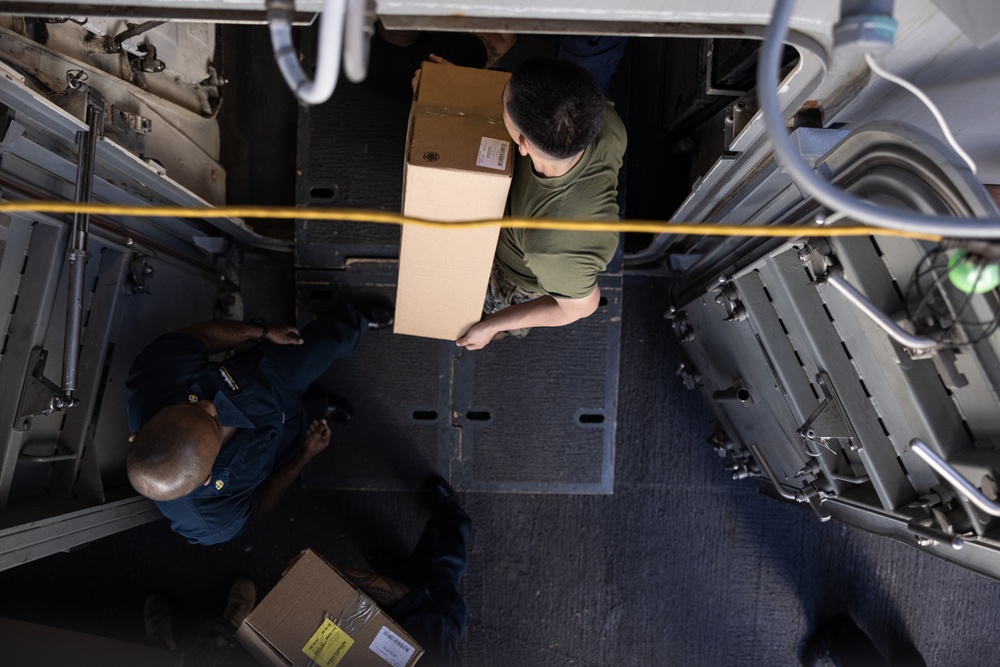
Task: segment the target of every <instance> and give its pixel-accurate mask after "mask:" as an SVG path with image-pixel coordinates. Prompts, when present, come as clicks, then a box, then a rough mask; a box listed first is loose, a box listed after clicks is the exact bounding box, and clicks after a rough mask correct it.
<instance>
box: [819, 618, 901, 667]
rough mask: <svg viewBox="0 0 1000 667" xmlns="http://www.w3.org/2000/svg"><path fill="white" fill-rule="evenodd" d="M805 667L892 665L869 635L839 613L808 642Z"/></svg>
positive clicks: (881, 666)
mask: <svg viewBox="0 0 1000 667" xmlns="http://www.w3.org/2000/svg"><path fill="white" fill-rule="evenodd" d="M802 664H803V665H804V666H805V667H889V663H888V662H887V661H886V659H885V658H884V657H882V654H881V653H880V652H879V650H878V648H876V647H875V644H873V643H872V640H871V639H869V638H868V635H866V634H865V633H864V631H863V630H862V629H861V628H859V627H858V626H857V624H856V623H855V622H854V621H853V620H852V619H851V618H850V617H848V616H838V617H837V618H835V619H833V620H832V621H830V622H829V623H827V624H825V625H823V626H822V627H820V628H819V629H817V631H816V632H815V633H814V634H813V635H812V636H810V637H809V639H808V640H807V641H806V645H805V648H804V649H803V654H802Z"/></svg>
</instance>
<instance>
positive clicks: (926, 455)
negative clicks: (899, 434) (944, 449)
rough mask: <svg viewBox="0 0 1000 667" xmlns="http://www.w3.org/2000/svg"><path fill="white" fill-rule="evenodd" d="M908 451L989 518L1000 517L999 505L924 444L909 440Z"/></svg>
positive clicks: (916, 440) (920, 441)
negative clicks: (914, 454)
mask: <svg viewBox="0 0 1000 667" xmlns="http://www.w3.org/2000/svg"><path fill="white" fill-rule="evenodd" d="M910 449H912V450H913V451H914V452H916V453H917V456H919V457H920V458H922V459H923V460H924V462H926V463H927V465H929V466H930V467H931V468H932V469H933V470H934V472H936V473H937V474H939V475H940V476H941V477H943V478H944V479H945V481H946V482H948V483H949V484H951V485H952V486H953V487H955V490H956V491H958V492H959V493H960V494H962V495H963V496H964V497H965V499H966V500H968V501H969V502H970V503H972V504H973V505H975V506H976V507H977V508H979V509H981V510H982V511H984V512H986V513H987V514H989V515H990V516H1000V505H998V504H997V503H995V502H993V501H992V500H990V499H989V498H987V497H986V496H984V495H983V493H982V491H980V490H979V489H978V488H976V486H975V485H974V484H973V483H972V482H970V481H969V480H967V479H965V477H963V476H962V475H961V473H959V472H958V471H957V470H955V467H954V466H952V465H951V464H950V463H948V462H947V461H945V460H944V459H943V458H941V456H939V455H938V454H937V453H936V452H934V451H932V450H931V448H930V446H928V444H927V443H926V442H924V441H923V440H920V439H919V438H914V439H913V440H910Z"/></svg>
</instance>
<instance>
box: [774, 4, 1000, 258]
mask: <svg viewBox="0 0 1000 667" xmlns="http://www.w3.org/2000/svg"><path fill="white" fill-rule="evenodd" d="M793 5H794V0H776V2H775V6H774V13H773V15H772V17H771V23H770V25H769V26H768V28H767V36H766V37H765V40H764V47H763V49H762V51H761V55H760V61H759V62H758V66H757V98H758V102H759V104H760V108H761V113H762V114H763V117H764V126H765V127H766V129H767V137H768V139H770V141H771V145H772V146H773V147H774V152H775V154H777V156H778V159H779V161H780V162H781V165H782V166H783V167H784V168H785V169H786V170H787V171H788V174H789V175H790V176H791V178H792V181H794V182H795V184H796V185H797V186H799V187H800V188H801V189H802V190H804V191H805V192H806V193H808V194H809V195H811V196H812V197H814V198H815V199H816V200H817V201H819V202H820V203H822V204H823V205H825V206H827V207H829V208H831V209H833V210H834V211H837V212H842V213H845V214H846V215H849V216H850V217H852V218H854V219H855V220H859V221H861V222H864V223H867V224H870V225H877V226H879V227H886V228H888V229H902V230H906V231H912V232H920V233H924V234H939V235H941V236H949V237H967V238H979V239H1000V218H996V217H991V218H978V219H977V218H954V217H946V216H936V215H924V214H921V213H916V212H911V211H901V210H898V209H889V208H882V207H879V206H875V205H873V204H869V203H868V202H866V201H863V200H861V199H859V198H857V197H855V196H853V195H850V194H848V193H846V192H844V191H843V190H841V189H839V188H836V187H834V186H833V185H831V184H830V183H828V182H827V181H825V180H824V179H823V178H821V177H820V176H819V175H818V174H817V173H816V172H814V171H813V170H812V169H810V168H809V166H808V165H806V163H805V162H804V161H803V160H802V157H801V156H800V155H799V154H798V152H797V151H796V149H795V147H794V146H793V145H792V141H791V139H790V138H789V136H788V129H787V128H786V127H785V118H784V116H783V113H782V109H781V106H780V103H779V102H778V81H779V80H780V70H781V55H782V52H783V51H784V49H783V46H784V42H785V37H786V36H787V35H788V20H789V17H790V16H791V13H792V6H793Z"/></svg>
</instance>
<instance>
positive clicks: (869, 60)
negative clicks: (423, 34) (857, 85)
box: [865, 53, 976, 174]
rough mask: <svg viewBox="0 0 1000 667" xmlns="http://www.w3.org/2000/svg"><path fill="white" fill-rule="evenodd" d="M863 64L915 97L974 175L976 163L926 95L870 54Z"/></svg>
mask: <svg viewBox="0 0 1000 667" xmlns="http://www.w3.org/2000/svg"><path fill="white" fill-rule="evenodd" d="M865 62H867V63H868V67H870V68H871V70H872V71H873V72H875V73H876V74H878V75H879V76H880V77H882V78H883V79H885V80H887V81H892V82H893V83H894V84H896V85H897V86H900V87H901V88H905V89H906V90H908V91H910V92H911V93H913V94H914V95H916V97H917V99H918V100H920V101H921V102H923V103H924V106H926V107H927V109H928V110H929V111H930V112H931V113H932V114H933V115H934V119H935V120H936V121H937V122H938V125H939V126H941V131H942V132H943V133H944V138H945V139H947V140H948V143H949V144H950V145H951V147H952V148H954V149H955V152H956V153H958V156H959V157H960V158H962V159H963V160H965V164H967V165H969V169H970V170H971V171H972V173H973V174H974V173H976V163H975V162H973V160H972V158H971V157H969V154H968V153H966V152H965V151H964V150H962V147H961V146H960V145H959V144H958V141H957V140H956V139H955V135H953V134H952V133H951V128H950V127H948V121H946V120H945V119H944V116H943V115H942V114H941V111H940V110H939V109H938V108H937V105H936V104H934V102H932V101H931V98H929V97H927V93H925V92H924V91H922V90H920V89H919V88H917V86H916V84H913V83H910V82H909V81H907V80H906V79H904V78H903V77H901V76H897V75H895V74H893V73H892V72H889V71H887V70H886V69H884V68H883V67H882V66H881V65H879V64H878V63H877V62H875V58H873V57H872V54H870V53H866V54H865Z"/></svg>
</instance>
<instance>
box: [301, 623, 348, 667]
mask: <svg viewBox="0 0 1000 667" xmlns="http://www.w3.org/2000/svg"><path fill="white" fill-rule="evenodd" d="M352 646H354V640H353V639H351V637H350V635H348V634H347V633H346V632H344V631H343V630H341V629H340V628H338V627H337V625H336V623H334V622H333V621H331V620H330V619H326V620H325V621H323V625H321V626H319V629H318V630H316V632H314V633H313V636H312V638H310V639H309V642H308V643H307V644H306V645H305V646H303V647H302V652H303V653H305V654H306V655H307V656H309V658H310V659H312V660H313V661H315V662H316V664H317V665H320V667H337V665H338V664H339V663H340V661H341V660H343V659H344V656H345V655H346V654H347V651H348V649H350V648H351V647H352Z"/></svg>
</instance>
